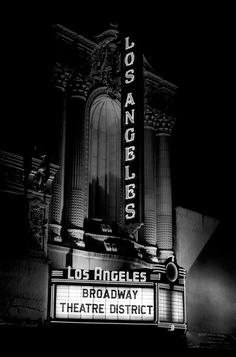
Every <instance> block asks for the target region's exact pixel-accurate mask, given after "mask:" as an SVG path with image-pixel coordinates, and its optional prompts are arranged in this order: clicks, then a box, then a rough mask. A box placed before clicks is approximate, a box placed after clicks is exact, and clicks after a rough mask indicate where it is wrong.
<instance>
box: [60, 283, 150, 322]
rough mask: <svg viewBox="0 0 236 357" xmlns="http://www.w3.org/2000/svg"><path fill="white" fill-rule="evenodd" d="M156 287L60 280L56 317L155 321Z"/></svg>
mask: <svg viewBox="0 0 236 357" xmlns="http://www.w3.org/2000/svg"><path fill="white" fill-rule="evenodd" d="M154 310H155V304H154V287H153V286H149V287H147V286H132V287H131V286H123V285H120V284H119V285H118V284H116V285H114V286H110V285H107V284H103V285H101V284H99V285H95V284H57V285H56V289H55V315H54V316H55V319H66V320H78V319H79V320H106V321H110V320H120V321H152V322H153V321H154Z"/></svg>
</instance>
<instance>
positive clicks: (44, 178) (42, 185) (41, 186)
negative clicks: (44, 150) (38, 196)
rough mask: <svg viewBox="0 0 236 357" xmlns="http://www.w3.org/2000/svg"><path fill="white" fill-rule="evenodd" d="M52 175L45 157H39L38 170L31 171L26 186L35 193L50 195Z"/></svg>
mask: <svg viewBox="0 0 236 357" xmlns="http://www.w3.org/2000/svg"><path fill="white" fill-rule="evenodd" d="M53 180H54V174H53V173H51V172H50V171H49V164H48V162H47V157H46V155H42V156H41V162H40V164H39V166H38V168H36V169H35V168H34V169H32V170H31V172H30V174H29V177H28V186H29V188H30V189H33V190H34V191H37V192H42V193H51V186H52V182H53Z"/></svg>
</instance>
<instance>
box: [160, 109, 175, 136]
mask: <svg viewBox="0 0 236 357" xmlns="http://www.w3.org/2000/svg"><path fill="white" fill-rule="evenodd" d="M175 122H176V120H175V118H173V117H171V116H168V115H166V114H165V113H157V114H155V132H156V135H168V136H169V135H171V133H172V130H173V127H174V125H175Z"/></svg>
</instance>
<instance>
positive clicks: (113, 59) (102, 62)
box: [89, 31, 121, 98]
mask: <svg viewBox="0 0 236 357" xmlns="http://www.w3.org/2000/svg"><path fill="white" fill-rule="evenodd" d="M112 33H113V34H114V36H110V37H108V38H105V39H103V40H102V41H101V42H100V43H99V44H98V45H97V47H96V48H95V49H94V51H93V53H92V55H91V71H90V74H89V78H90V80H91V81H92V83H93V85H94V86H98V85H99V86H106V87H107V93H108V94H109V95H110V96H111V97H112V98H118V97H119V96H120V90H121V42H120V40H119V39H118V37H117V32H114V31H112Z"/></svg>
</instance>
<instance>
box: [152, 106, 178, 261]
mask: <svg viewBox="0 0 236 357" xmlns="http://www.w3.org/2000/svg"><path fill="white" fill-rule="evenodd" d="M174 123H175V119H174V118H172V117H169V116H167V115H165V113H157V114H156V122H155V126H156V127H155V131H156V155H157V171H156V227H157V230H156V240H157V247H158V249H159V253H158V258H159V260H160V261H162V260H166V259H167V258H168V257H170V256H173V255H174V252H173V214H172V213H173V212H172V210H173V208H172V188H171V170H170V147H169V140H170V136H171V132H172V129H173V126H174Z"/></svg>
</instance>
